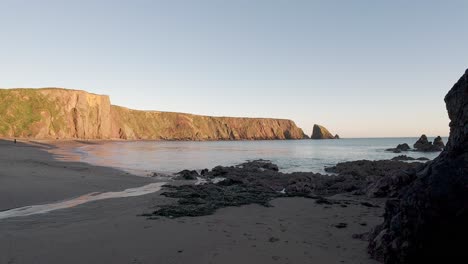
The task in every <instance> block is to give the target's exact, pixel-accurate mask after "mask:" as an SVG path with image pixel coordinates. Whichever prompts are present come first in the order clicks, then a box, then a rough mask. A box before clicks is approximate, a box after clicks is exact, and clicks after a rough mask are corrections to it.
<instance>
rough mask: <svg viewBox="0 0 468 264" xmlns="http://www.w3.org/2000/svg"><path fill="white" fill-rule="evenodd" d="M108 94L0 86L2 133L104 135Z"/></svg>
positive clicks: (108, 125)
mask: <svg viewBox="0 0 468 264" xmlns="http://www.w3.org/2000/svg"><path fill="white" fill-rule="evenodd" d="M110 109H111V106H110V100H109V97H108V96H104V95H95V94H90V93H87V92H84V91H76V90H65V89H56V88H46V89H14V90H0V136H3V137H24V138H82V139H104V138H108V137H109V135H110V132H111V122H110V118H109V117H110Z"/></svg>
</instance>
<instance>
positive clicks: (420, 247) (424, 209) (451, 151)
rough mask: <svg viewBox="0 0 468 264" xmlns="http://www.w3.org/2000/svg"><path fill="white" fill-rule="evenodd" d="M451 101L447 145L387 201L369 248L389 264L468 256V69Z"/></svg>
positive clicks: (446, 260) (447, 260) (445, 260)
mask: <svg viewBox="0 0 468 264" xmlns="http://www.w3.org/2000/svg"><path fill="white" fill-rule="evenodd" d="M445 102H446V105H447V110H448V115H449V118H450V120H451V122H450V137H449V141H448V143H447V146H446V148H445V149H444V151H443V152H442V153H441V154H440V156H439V157H437V158H436V159H435V160H434V161H432V162H430V163H429V164H428V165H427V166H426V167H425V168H424V169H422V170H420V171H419V172H417V174H416V175H415V177H414V180H412V181H411V182H410V183H409V184H408V185H407V186H406V187H404V188H403V189H402V191H401V193H400V194H399V196H398V198H397V199H391V200H389V201H388V202H387V205H386V208H385V221H384V223H383V224H382V225H380V226H378V227H376V228H375V230H374V231H373V234H372V235H371V239H370V244H369V251H370V253H371V254H372V256H373V257H374V258H376V259H378V260H381V261H383V262H385V263H388V264H390V263H456V262H459V261H460V259H466V257H467V256H468V253H467V251H466V244H465V242H466V238H467V237H468V226H467V223H468V70H467V71H466V72H465V74H464V75H463V76H462V77H461V78H460V80H459V81H458V82H457V83H456V84H455V85H454V86H453V88H452V89H451V90H450V91H449V93H448V94H447V96H446V97H445ZM457 259H458V260H457Z"/></svg>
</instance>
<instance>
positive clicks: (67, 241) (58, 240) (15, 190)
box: [0, 141, 383, 264]
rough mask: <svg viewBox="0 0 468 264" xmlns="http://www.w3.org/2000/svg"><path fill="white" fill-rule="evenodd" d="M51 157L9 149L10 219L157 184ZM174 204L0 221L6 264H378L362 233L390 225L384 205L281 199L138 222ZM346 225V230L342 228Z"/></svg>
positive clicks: (34, 149)
mask: <svg viewBox="0 0 468 264" xmlns="http://www.w3.org/2000/svg"><path fill="white" fill-rule="evenodd" d="M42 148H44V146H42V147H40V146H32V145H27V144H25V143H21V142H18V143H17V144H16V145H14V144H13V143H12V142H5V141H0V154H1V155H0V157H1V158H0V165H1V167H0V168H1V169H0V180H1V184H0V208H1V209H2V210H5V209H9V208H13V207H21V206H27V205H33V204H40V203H47V202H56V201H58V200H63V199H67V198H70V197H74V196H78V195H80V194H86V193H90V192H93V191H101V192H102V191H117V190H123V189H125V188H126V187H128V188H131V187H136V186H141V185H144V184H146V183H148V182H151V181H152V180H153V179H151V178H143V177H138V176H134V175H130V174H127V173H124V172H122V171H119V170H116V169H113V168H105V167H98V166H91V165H89V164H86V163H81V162H63V161H57V160H54V159H53V158H52V156H51V154H49V153H47V152H45V150H44V149H42ZM329 199H338V200H341V199H348V200H350V199H356V198H355V197H352V196H349V197H348V196H346V195H344V196H343V195H337V196H336V197H329ZM171 202H172V199H170V198H166V197H163V196H161V195H160V192H156V193H150V194H146V195H144V196H138V197H127V198H115V199H107V200H100V201H94V202H91V203H85V204H81V205H79V206H76V207H73V208H68V209H61V210H57V211H53V212H49V213H46V214H41V215H31V216H26V217H17V218H9V219H3V220H0V229H1V230H5V232H1V233H0V248H3V249H6V252H2V254H1V256H0V262H1V263H47V264H54V263H63V262H64V261H65V262H67V263H154V262H162V263H165V262H168V261H170V262H172V263H187V262H190V263H210V262H211V263H239V262H256V263H304V262H314V261H315V262H318V263H337V262H340V261H346V262H350V263H358V262H359V263H376V262H375V261H374V260H372V259H370V257H369V256H368V254H367V252H366V245H367V242H366V241H362V240H359V239H355V238H353V234H360V233H364V232H368V231H369V229H370V227H371V226H373V225H375V224H377V223H379V222H381V219H382V218H381V214H382V212H383V207H382V206H380V207H365V206H362V205H359V202H358V201H357V200H356V202H353V203H351V204H349V205H347V206H346V207H341V206H333V205H332V206H329V205H322V204H318V203H316V202H315V201H314V200H312V199H305V198H277V199H274V200H272V202H271V203H272V205H273V207H262V206H258V205H252V204H251V205H245V206H241V207H228V208H221V209H219V210H218V211H216V212H215V213H214V214H213V215H208V216H201V217H183V218H178V219H177V220H176V219H167V218H160V219H156V220H147V219H146V218H145V217H141V216H138V215H141V214H142V213H145V212H151V211H152V210H154V208H155V206H156V207H157V206H160V205H164V204H169V203H171ZM374 203H377V204H378V203H382V201H379V200H376V201H374ZM341 222H346V223H347V227H346V228H337V227H335V225H338V224H339V223H341ZM364 223H365V225H361V224H364ZM44 241H49V242H47V243H44ZM103 241H105V243H104V244H103ZM279 248H281V251H278V249H279Z"/></svg>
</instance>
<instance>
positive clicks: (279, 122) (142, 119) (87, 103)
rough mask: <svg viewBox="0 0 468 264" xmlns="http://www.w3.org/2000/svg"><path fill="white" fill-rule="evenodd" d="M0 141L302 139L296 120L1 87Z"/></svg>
mask: <svg viewBox="0 0 468 264" xmlns="http://www.w3.org/2000/svg"><path fill="white" fill-rule="evenodd" d="M0 137H21V138H36V139H56V138H59V139H148V140H150V139H152V140H239V139H302V138H305V137H306V136H305V135H304V133H303V131H302V129H300V128H298V127H297V126H296V124H295V123H294V122H293V121H291V120H285V119H272V118H236V117H211V116H201V115H192V114H184V113H171V112H159V111H138V110H132V109H128V108H124V107H120V106H114V105H111V103H110V99H109V97H108V96H105V95H96V94H91V93H87V92H85V91H78V90H67V89H60V88H44V89H7V90H4V89H0Z"/></svg>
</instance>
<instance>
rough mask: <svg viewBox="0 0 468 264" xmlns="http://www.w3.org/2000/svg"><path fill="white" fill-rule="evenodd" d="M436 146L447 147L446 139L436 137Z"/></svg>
mask: <svg viewBox="0 0 468 264" xmlns="http://www.w3.org/2000/svg"><path fill="white" fill-rule="evenodd" d="M434 146H436V147H439V148H441V149H443V148H445V144H444V141H443V140H442V138H441V137H440V136H438V137H436V138H435V139H434Z"/></svg>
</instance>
